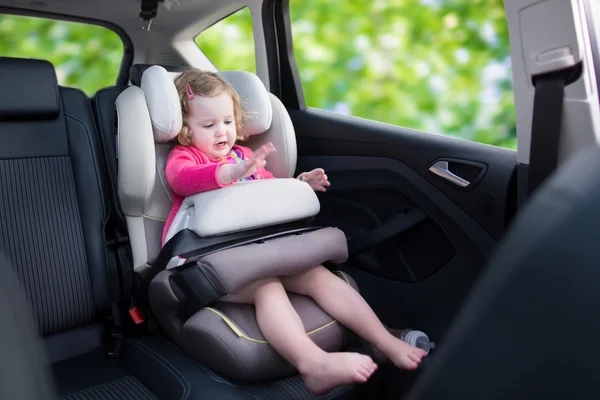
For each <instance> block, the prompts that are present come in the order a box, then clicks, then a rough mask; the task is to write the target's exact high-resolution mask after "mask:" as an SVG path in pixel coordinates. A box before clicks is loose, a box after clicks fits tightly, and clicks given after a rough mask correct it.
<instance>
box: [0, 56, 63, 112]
mask: <svg viewBox="0 0 600 400" xmlns="http://www.w3.org/2000/svg"><path fill="white" fill-rule="evenodd" d="M0 88H2V90H1V91H0V120H3V121H6V120H13V121H14V120H17V121H18V120H21V121H22V120H51V119H55V118H56V117H57V116H58V113H59V109H60V104H59V96H58V83H57V81H56V72H55V71H54V66H53V65H52V64H51V63H50V62H48V61H45V60H36V59H25V58H10V57H0Z"/></svg>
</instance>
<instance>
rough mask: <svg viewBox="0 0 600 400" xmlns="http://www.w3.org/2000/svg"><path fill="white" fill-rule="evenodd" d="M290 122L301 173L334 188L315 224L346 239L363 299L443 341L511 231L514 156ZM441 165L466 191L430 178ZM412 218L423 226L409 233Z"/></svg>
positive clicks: (348, 120)
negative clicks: (360, 242)
mask: <svg viewBox="0 0 600 400" xmlns="http://www.w3.org/2000/svg"><path fill="white" fill-rule="evenodd" d="M290 116H291V118H292V121H293V124H294V128H295V130H296V137H297V142H298V150H299V152H298V154H299V156H298V171H308V170H311V169H313V168H323V169H325V171H326V173H327V176H328V177H329V180H330V182H331V187H330V188H328V190H327V192H325V193H319V194H318V196H319V200H320V202H321V211H320V213H319V215H318V216H317V222H318V223H320V224H323V225H332V226H337V227H338V228H340V229H341V230H342V231H344V232H345V234H346V236H347V238H348V243H349V252H350V257H349V260H348V262H347V263H346V268H348V270H349V271H350V273H351V274H352V276H353V277H354V278H355V279H357V282H359V286H360V290H361V293H362V294H363V296H364V297H365V299H367V301H368V302H369V304H371V306H372V307H373V308H374V309H375V310H376V311H377V313H378V314H379V315H380V317H381V318H382V320H383V321H385V322H386V323H388V324H389V325H391V326H396V327H397V326H405V324H407V323H410V324H413V326H418V327H421V328H422V329H427V330H428V332H430V333H431V334H433V335H437V337H438V338H439V336H441V335H442V334H443V332H444V331H445V329H446V327H447V325H448V324H449V323H450V321H451V320H452V317H453V315H454V312H455V311H456V310H457V309H458V307H459V305H460V302H461V301H462V299H463V298H464V296H465V295H466V294H467V292H468V289H469V288H470V287H471V285H472V283H473V282H474V280H475V279H476V278H477V275H478V273H479V272H480V271H481V268H482V266H483V265H484V263H485V260H486V259H487V258H488V257H489V255H490V254H491V253H492V251H493V250H494V249H495V247H496V245H497V242H498V238H499V237H501V235H502V232H503V231H504V227H505V225H506V217H507V209H508V210H509V211H508V212H510V206H507V205H506V198H507V196H510V192H511V190H514V189H510V188H511V187H512V185H514V183H515V182H514V173H515V168H516V154H515V152H513V151H510V150H505V149H500V148H496V147H492V146H485V145H481V144H478V143H472V142H468V141H465V140H457V139H454V138H449V137H445V136H441V135H433V134H428V133H424V132H418V131H414V130H410V129H405V128H400V127H395V126H391V125H388V124H383V123H378V122H372V121H367V120H364V119H359V118H354V117H349V116H343V115H337V114H333V113H329V112H326V111H321V110H314V109H305V110H291V111H290ZM440 160H442V161H448V162H449V164H450V165H451V164H453V163H454V166H452V165H451V169H452V171H453V172H454V173H455V174H456V175H459V176H462V177H464V178H465V179H466V180H468V181H469V182H470V184H469V185H468V187H460V186H457V185H455V184H452V183H451V182H448V181H446V180H444V179H443V178H441V177H440V176H438V175H436V174H434V173H432V172H430V171H429V168H430V167H431V166H432V165H434V164H435V163H436V162H437V161H440ZM456 165H459V168H455V166H456ZM460 167H462V169H461V168H460ZM465 167H466V168H465ZM469 168H470V169H469ZM509 189H510V190H509ZM487 197H493V199H494V200H493V203H494V204H493V205H490V204H485V202H486V198H487ZM482 203H483V204H482ZM415 212H417V213H421V212H422V213H423V214H424V215H425V217H424V218H421V219H419V218H416V220H417V222H416V223H414V224H411V223H408V224H404V225H403V224H402V218H405V217H407V216H408V217H409V218H412V219H413V220H414V219H415V218H414V215H416V214H414V213H415ZM411 213H412V214H411ZM411 215H412V216H413V217H410V216H411ZM409 222H411V221H409ZM405 225H406V226H407V227H406V229H403V228H404V227H405ZM388 226H391V227H392V230H391V236H390V238H389V239H387V240H382V241H381V242H379V243H377V244H375V245H373V244H372V243H371V246H369V247H367V248H366V249H364V251H359V252H357V253H356V254H354V251H353V243H355V242H354V241H355V239H357V238H359V239H361V238H365V240H368V238H369V237H370V236H373V235H375V234H377V235H379V232H378V230H381V229H384V230H385V227H388ZM393 227H396V228H397V229H400V231H399V232H397V233H394V231H393ZM387 233H388V236H389V233H390V232H387ZM382 237H383V238H386V237H387V236H386V235H382ZM359 247H360V246H359ZM359 250H360V249H359ZM394 305H395V306H394ZM425 316H426V317H425Z"/></svg>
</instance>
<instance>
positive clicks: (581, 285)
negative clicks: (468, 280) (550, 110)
mask: <svg viewBox="0 0 600 400" xmlns="http://www.w3.org/2000/svg"><path fill="white" fill-rule="evenodd" d="M536 193H537V194H536V195H534V197H532V198H531V201H530V202H529V203H528V204H527V206H526V207H525V209H523V211H522V212H521V215H520V216H518V218H517V220H516V221H515V223H514V225H513V226H512V228H511V229H510V232H509V233H508V235H507V237H506V239H505V240H504V241H503V243H502V245H501V246H500V247H499V248H498V250H497V254H496V256H495V257H494V258H493V260H492V261H491V263H490V264H489V266H488V267H487V269H486V272H485V273H484V274H483V276H482V277H481V279H480V281H479V282H478V283H477V284H476V287H475V289H474V290H473V292H472V293H471V294H470V296H469V297H468V298H467V300H466V301H465V306H464V307H463V308H462V310H461V311H460V313H459V315H458V317H457V319H456V322H455V323H454V324H453V326H452V328H451V329H450V332H449V333H448V336H447V338H446V339H445V341H444V343H440V346H439V349H438V352H437V354H436V357H435V359H432V360H431V361H432V363H431V365H429V368H428V370H427V371H425V373H424V374H423V376H422V378H421V379H420V380H419V381H418V382H417V384H416V386H415V387H414V388H413V390H412V391H411V393H410V394H409V395H408V396H407V398H408V399H410V400H430V399H431V400H433V399H435V400H439V399H486V400H496V399H498V400H500V399H511V400H520V399H523V400H525V399H544V400H553V399H557V400H558V399H561V400H562V399H596V398H598V393H600V381H599V380H598V359H600V345H599V342H598V338H599V337H600V320H599V319H598V315H599V313H600V296H599V293H600V261H599V260H600V246H599V245H598V238H600V149H598V148H592V149H589V150H587V151H586V152H584V153H582V154H580V155H578V156H577V157H576V158H574V159H573V160H571V162H569V163H568V164H566V165H565V166H564V167H563V168H562V169H561V170H560V171H559V172H558V173H557V174H555V175H553V176H552V177H551V179H550V180H549V181H548V182H547V184H546V185H544V186H542V187H540V188H539V189H538V191H537V192H536Z"/></svg>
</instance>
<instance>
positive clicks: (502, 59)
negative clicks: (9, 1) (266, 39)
mask: <svg viewBox="0 0 600 400" xmlns="http://www.w3.org/2000/svg"><path fill="white" fill-rule="evenodd" d="M290 14H291V22H292V33H293V44H294V55H295V58H296V62H297V65H298V68H299V71H300V77H301V80H302V87H303V90H304V96H305V99H306V102H307V104H308V105H309V106H311V107H316V108H321V109H325V110H330V111H333V112H338V113H345V114H349V115H354V116H357V117H363V118H368V119H372V120H377V121H382V122H387V123H390V124H394V125H398V126H404V127H408V128H413V129H419V130H424V131H428V132H433V133H440V134H446V135H453V136H457V137H461V138H464V139H468V140H474V141H478V142H482V143H487V144H491V145H496V146H503V147H508V148H515V147H516V123H515V112H514V102H513V94H512V75H511V67H510V57H509V43H508V32H507V26H506V18H505V13H504V8H503V4H502V0H374V1H371V2H357V1H352V0H341V1H337V2H331V1H329V0H312V1H301V0H291V1H290ZM195 42H196V44H197V45H198V46H199V47H200V48H201V49H202V50H203V51H204V52H205V54H207V56H208V57H209V58H210V59H211V60H212V61H213V63H214V64H215V65H216V66H217V68H219V69H241V70H246V71H250V72H255V71H256V66H255V59H254V40H253V37H252V21H251V16H250V12H249V10H248V9H247V8H244V9H242V10H240V11H238V12H237V13H234V14H232V15H231V16H229V17H227V18H225V19H224V20H222V21H220V22H217V23H216V24H215V25H213V26H212V27H210V28H208V29H207V30H206V31H204V32H201V33H200V34H199V35H198V36H197V37H196V38H195ZM0 55H4V56H17V57H36V58H43V59H47V60H50V61H51V62H52V63H53V64H54V65H55V66H56V68H57V75H58V77H59V82H60V83H61V84H63V85H68V86H74V87H79V88H81V89H83V90H84V91H85V92H86V93H87V94H88V95H92V94H93V93H94V92H95V91H96V90H97V89H99V88H101V87H105V86H110V85H113V84H114V83H115V81H116V77H117V74H118V70H119V66H120V63H121V59H122V56H123V44H122V42H121V40H120V38H119V37H118V36H117V35H116V34H115V33H114V32H112V31H110V30H108V29H105V28H102V27H98V26H92V25H86V24H79V23H72V22H60V21H50V20H44V19H38V18H31V17H17V16H10V15H0Z"/></svg>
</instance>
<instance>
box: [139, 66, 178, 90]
mask: <svg viewBox="0 0 600 400" xmlns="http://www.w3.org/2000/svg"><path fill="white" fill-rule="evenodd" d="M153 65H155V64H133V65H132V66H131V68H129V81H130V82H131V84H132V85H134V86H137V87H141V85H142V75H144V72H146V70H147V69H148V68H150V67H152V66H153ZM161 67H163V68H164V69H166V70H167V71H169V72H181V70H182V67H178V66H176V65H164V64H161Z"/></svg>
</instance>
